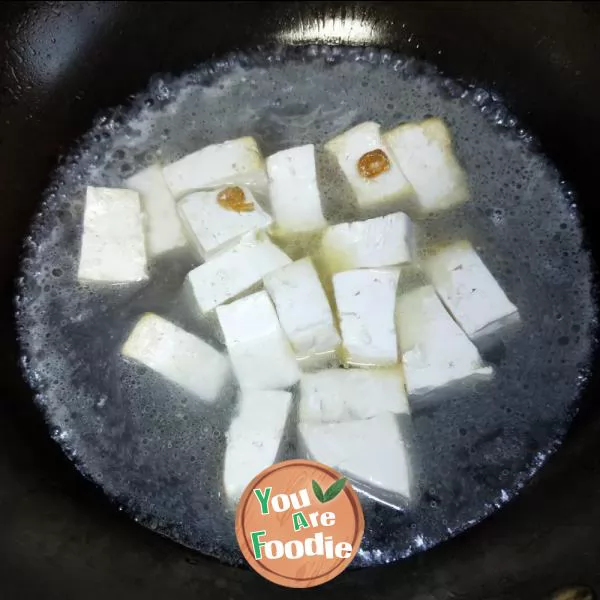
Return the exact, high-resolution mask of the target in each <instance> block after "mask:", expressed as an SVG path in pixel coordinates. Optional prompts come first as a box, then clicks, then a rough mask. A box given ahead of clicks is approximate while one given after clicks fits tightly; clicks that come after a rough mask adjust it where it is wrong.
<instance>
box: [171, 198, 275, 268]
mask: <svg viewBox="0 0 600 600" xmlns="http://www.w3.org/2000/svg"><path fill="white" fill-rule="evenodd" d="M178 208H179V214H180V215H181V221H182V222H183V224H184V226H185V229H186V232H187V233H188V237H189V239H190V242H191V243H192V245H193V247H194V249H195V250H196V251H197V252H198V254H199V255H200V257H201V258H203V259H204V260H206V259H208V258H210V257H212V256H214V255H215V254H217V253H218V252H221V251H222V250H226V249H227V248H231V247H232V246H234V245H235V244H236V243H237V242H239V240H240V239H241V238H242V236H244V235H246V234H247V233H252V232H254V231H257V230H260V229H266V228H267V227H268V226H269V225H270V224H271V223H272V219H271V217H270V216H269V215H268V214H267V213H266V212H265V211H264V210H263V209H262V208H261V207H260V205H259V204H258V203H257V202H256V200H255V199H254V196H253V195H252V192H251V191H250V189H249V188H247V187H242V186H223V187H218V188H216V189H213V190H207V191H203V192H193V193H192V194H189V195H188V196H186V197H185V198H183V200H181V201H180V202H179V205H178ZM238 209H239V210H238Z"/></svg>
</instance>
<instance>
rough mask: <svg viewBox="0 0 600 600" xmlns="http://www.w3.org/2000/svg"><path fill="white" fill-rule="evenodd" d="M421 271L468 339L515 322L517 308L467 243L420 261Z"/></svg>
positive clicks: (481, 335)
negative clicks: (421, 262) (421, 263)
mask: <svg viewBox="0 0 600 600" xmlns="http://www.w3.org/2000/svg"><path fill="white" fill-rule="evenodd" d="M423 270H424V271H425V273H426V275H427V276H428V277H429V280H430V281H431V283H432V284H433V287H434V288H435V290H436V292H437V293H438V295H439V296H440V298H441V299H442V302H443V303H444V304H445V305H446V308H447V309H448V310H449V311H450V312H451V313H452V316H453V317H454V319H455V320H456V322H457V323H458V324H459V325H460V326H461V327H462V328H463V330H464V332H465V333H466V334H467V335H468V336H469V337H470V338H481V337H485V336H487V335H489V334H493V333H495V332H497V331H498V330H500V329H502V328H503V327H505V326H507V325H509V324H512V323H516V322H518V320H519V312H518V310H517V307H516V306H515V305H514V304H513V303H512V302H511V301H510V300H509V299H508V298H507V297H506V294H505V293H504V291H503V290H502V288H501V287H500V286H499V285H498V282H497V281H496V280H495V279H494V276H493V275H492V274H491V273H490V272H489V271H488V269H487V267H486V266H485V265H484V264H483V262H482V260H481V258H479V255H478V254H477V252H475V250H474V249H473V246H471V244H470V243H469V242H467V241H465V240H463V241H460V242H456V243H453V244H451V245H450V246H447V247H445V248H442V249H441V250H439V251H438V252H436V253H435V254H434V255H433V256H430V257H429V258H427V259H426V260H425V261H424V263H423Z"/></svg>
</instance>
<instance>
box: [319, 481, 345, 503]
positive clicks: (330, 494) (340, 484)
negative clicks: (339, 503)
mask: <svg viewBox="0 0 600 600" xmlns="http://www.w3.org/2000/svg"><path fill="white" fill-rule="evenodd" d="M346 481H348V479H347V478H346V477H342V478H341V479H338V480H337V481H334V482H333V483H332V484H331V485H330V486H329V487H328V488H327V491H326V492H325V494H324V498H325V502H329V501H330V500H333V499H334V498H335V497H336V496H337V495H338V494H339V493H340V492H341V491H342V490H343V489H344V486H345V485H346Z"/></svg>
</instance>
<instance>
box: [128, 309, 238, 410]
mask: <svg viewBox="0 0 600 600" xmlns="http://www.w3.org/2000/svg"><path fill="white" fill-rule="evenodd" d="M121 354H123V356H126V357H128V358H132V359H134V360H136V361H138V362H140V363H142V364H144V365H146V366H147V367H149V368H150V369H153V370H154V371H156V372H157V373H159V374H160V375H162V376H163V377H165V378H166V379H168V380H169V381H171V382H173V383H175V384H177V385H179V386H181V387H182V388H184V389H185V390H187V391H188V392H191V393H192V394H194V395H196V396H198V398H200V400H203V401H204V402H208V403H212V402H214V401H215V400H217V398H218V397H219V395H220V393H221V390H222V389H223V386H224V385H225V383H226V381H227V378H228V376H229V373H230V367H229V361H228V360H227V358H226V357H225V356H223V354H221V353H220V352H218V351H217V350H215V349H214V348H213V347H212V346H210V345H209V344H207V343H206V342H204V341H203V340H201V339H200V338H199V337H196V336H195V335H192V334H191V333H188V332H187V331H185V330H183V329H181V328H180V327H177V325H174V324H173V323H171V322H170V321H167V320H166V319H163V318H162V317H159V316H158V315H155V314H152V313H147V314H145V315H144V316H142V317H141V319H140V320H139V321H138V322H137V323H136V325H135V327H134V329H133V331H132V332H131V334H130V335H129V337H128V338H127V341H126V342H125V344H124V345H123V348H122V349H121Z"/></svg>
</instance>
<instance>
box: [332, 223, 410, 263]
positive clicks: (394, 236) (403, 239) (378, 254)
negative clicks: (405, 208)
mask: <svg viewBox="0 0 600 600" xmlns="http://www.w3.org/2000/svg"><path fill="white" fill-rule="evenodd" d="M321 252H322V255H323V258H324V260H325V262H326V264H327V265H328V267H329V269H330V271H331V272H336V271H348V270H350V269H360V268H362V267H387V266H391V265H401V264H405V263H409V262H411V261H412V260H413V254H414V232H413V224H412V221H411V220H410V218H409V217H408V216H407V215H406V214H404V213H402V212H397V213H393V214H391V215H386V216H385V217H376V218H374V219H369V220H367V221H357V222H355V223H340V224H339V225H333V226H332V227H329V228H327V230H326V231H325V234H324V235H323V240H322V243H321Z"/></svg>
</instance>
